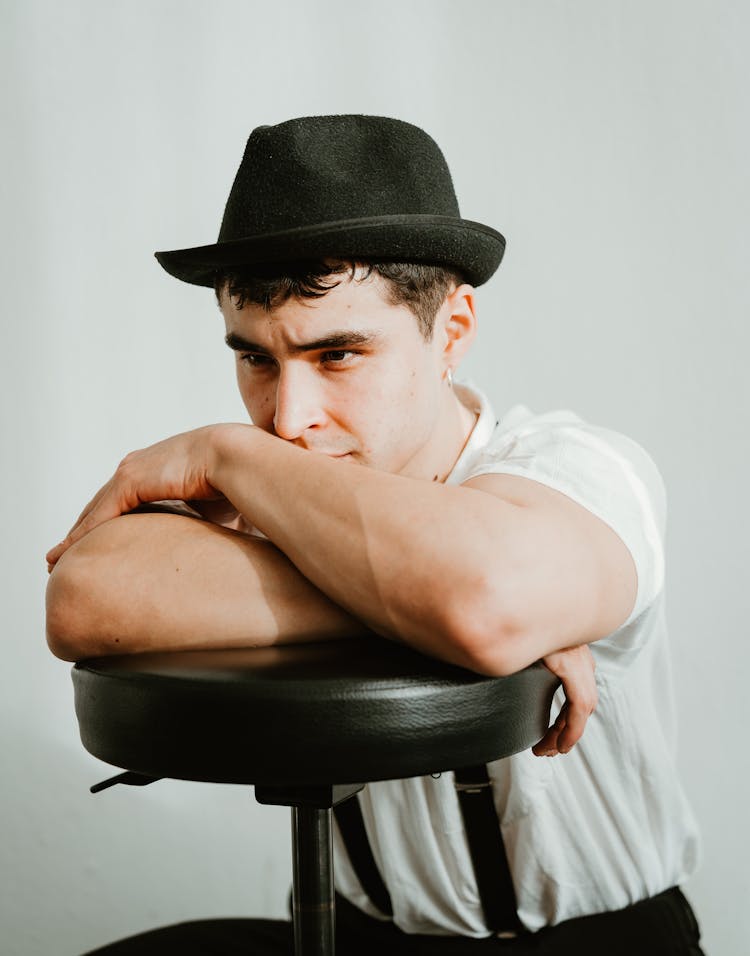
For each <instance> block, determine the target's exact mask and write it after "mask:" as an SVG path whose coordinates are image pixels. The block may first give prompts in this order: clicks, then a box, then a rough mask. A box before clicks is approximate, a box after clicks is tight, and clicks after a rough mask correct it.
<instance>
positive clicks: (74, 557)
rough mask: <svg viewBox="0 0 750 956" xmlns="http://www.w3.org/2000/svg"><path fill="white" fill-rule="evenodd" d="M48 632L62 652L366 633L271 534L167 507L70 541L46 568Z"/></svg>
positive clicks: (70, 656) (66, 655)
mask: <svg viewBox="0 0 750 956" xmlns="http://www.w3.org/2000/svg"><path fill="white" fill-rule="evenodd" d="M47 630H48V642H49V644H50V647H51V649H52V651H53V652H54V653H55V654H56V655H57V656H58V657H61V658H63V659H65V660H80V659H81V658H83V657H90V656H97V655H101V654H117V653H135V652H139V651H148V650H173V649H178V648H179V649H195V650H197V649H205V648H210V647H221V648H228V647H250V646H262V645H266V644H272V643H283V642H296V641H305V640H320V639H324V638H326V639H328V638H336V637H347V636H356V635H357V634H360V633H366V629H365V628H364V627H363V625H361V624H360V623H359V622H358V621H356V620H355V619H354V618H352V617H350V615H349V614H347V613H346V612H345V611H343V610H342V609H341V608H340V607H338V606H337V605H336V604H334V603H333V602H332V601H330V600H329V599H328V598H327V597H326V596H325V595H324V594H322V593H321V592H320V591H319V590H318V589H317V588H316V587H314V585H312V584H311V583H310V582H309V581H308V580H307V579H306V578H304V577H303V576H302V575H301V574H300V573H299V571H298V570H297V569H296V568H295V567H294V566H293V565H292V564H291V562H290V561H289V560H288V559H287V558H286V557H285V556H284V555H283V554H282V553H281V552H280V551H279V550H278V549H277V548H276V547H274V546H273V545H272V544H271V543H270V542H268V541H263V540H261V539H259V538H254V537H250V536H247V535H242V534H238V533H237V532H233V531H229V530H226V529H224V528H220V527H217V526H216V525H213V524H210V523H209V522H206V521H199V520H194V519H191V518H187V517H180V516H177V515H165V514H138V515H125V516H123V517H120V518H115V519H113V520H112V521H108V522H105V523H104V524H102V525H101V526H100V527H98V528H95V529H94V530H93V531H92V532H91V533H90V534H88V535H86V537H85V538H83V539H82V540H81V541H79V542H78V543H77V544H75V545H73V546H72V547H71V548H70V549H69V550H68V551H67V552H66V553H65V555H63V557H62V558H61V559H60V561H59V562H58V564H57V565H56V567H55V569H54V571H53V572H52V575H51V576H50V580H49V585H48V589H47Z"/></svg>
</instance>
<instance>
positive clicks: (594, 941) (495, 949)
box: [88, 888, 703, 956]
mask: <svg viewBox="0 0 750 956" xmlns="http://www.w3.org/2000/svg"><path fill="white" fill-rule="evenodd" d="M699 940H700V931H699V929H698V922H697V920H696V918H695V915H694V914H693V911H692V909H691V907H690V904H689V903H688V901H687V900H686V899H685V897H684V896H683V894H682V892H681V891H680V890H679V889H677V888H675V889H671V890H667V891H666V892H664V893H660V894H659V896H655V897H653V898H652V899H649V900H643V901H642V902H641V903H636V904H634V905H633V906H628V907H627V908H626V909H624V910H618V911H617V912H614V913H602V914H600V915H598V916H585V917H581V918H580V919H572V920H567V921H566V922H564V923H560V924H559V925H557V926H552V927H550V928H549V929H543V930H540V931H539V932H538V933H529V934H528V935H526V936H519V937H517V938H515V939H508V940H506V939H496V938H494V937H490V938H488V939H468V938H466V937H455V936H415V935H409V934H406V933H402V932H401V931H400V930H398V929H396V927H394V926H393V924H392V923H382V922H380V921H379V920H374V919H371V918H370V917H368V916H365V915H364V914H363V913H361V912H360V911H359V910H358V909H357V908H356V907H354V906H352V905H351V904H350V903H348V902H347V901H346V900H344V899H341V898H340V897H339V898H337V904H336V953H337V956H367V954H371V953H372V954H375V953H377V954H382V953H386V954H387V956H527V954H528V956H568V954H571V956H703V952H702V950H701V948H700V946H699ZM293 952H294V942H293V936H292V927H291V924H290V923H288V922H285V921H284V920H254V919H221V920H198V921H195V922H190V923H180V924H179V925H177V926H167V927H165V928H163V929H157V930H152V931H151V932H148V933H142V934H141V935H139V936H131V937H130V938H129V939H125V940H122V941H121V942H119V943H112V944H111V945H110V946H105V947H103V948H102V949H97V950H94V951H92V952H90V953H89V954H88V956H171V954H178V956H292V954H293Z"/></svg>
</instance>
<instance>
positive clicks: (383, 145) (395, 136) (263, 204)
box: [219, 115, 460, 242]
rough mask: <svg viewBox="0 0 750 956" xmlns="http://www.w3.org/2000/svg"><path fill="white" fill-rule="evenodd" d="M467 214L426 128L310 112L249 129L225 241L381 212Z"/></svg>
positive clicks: (231, 198)
mask: <svg viewBox="0 0 750 956" xmlns="http://www.w3.org/2000/svg"><path fill="white" fill-rule="evenodd" d="M408 215H428V216H448V217H455V218H458V217H459V216H460V213H459V209H458V202H457V200H456V194H455V191H454V188H453V182H452V180H451V175H450V172H449V170H448V165H447V163H446V161H445V158H444V157H443V154H442V152H441V151H440V148H439V146H438V145H437V143H436V142H435V141H434V140H433V139H432V137H431V136H429V135H428V134H427V133H425V132H424V130H422V129H420V128H419V127H417V126H413V125H412V124H411V123H406V122H404V121H403V120H397V119H390V118H388V117H383V116H365V115H335V116H305V117H299V118H297V119H292V120H287V121H286V122H284V123H279V124H277V125H275V126H259V127H257V128H256V129H254V130H253V132H252V133H251V134H250V138H249V139H248V141H247V145H246V147H245V152H244V155H243V157H242V162H241V163H240V166H239V169H238V170H237V175H236V176H235V179H234V183H233V185H232V189H231V191H230V193H229V198H228V200H227V204H226V208H225V210H224V218H223V220H222V224H221V230H220V232H219V242H231V241H233V240H238V239H245V238H249V237H252V236H258V235H262V234H266V233H273V232H281V231H284V230H287V229H299V228H304V227H306V226H314V225H320V224H322V223H327V222H338V221H340V220H357V219H368V218H371V217H375V216H408Z"/></svg>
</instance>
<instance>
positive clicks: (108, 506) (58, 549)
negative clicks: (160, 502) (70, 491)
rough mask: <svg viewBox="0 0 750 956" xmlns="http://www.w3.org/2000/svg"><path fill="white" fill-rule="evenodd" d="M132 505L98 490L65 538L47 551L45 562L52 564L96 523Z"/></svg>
mask: <svg viewBox="0 0 750 956" xmlns="http://www.w3.org/2000/svg"><path fill="white" fill-rule="evenodd" d="M105 488H106V486H105ZM104 490H105V489H102V491H104ZM95 501H98V503H97V504H94V502H95ZM136 504H137V502H136ZM133 507H135V505H131V503H130V502H127V501H123V502H119V501H117V499H116V498H115V497H114V496H113V495H109V496H106V495H102V493H101V492H100V493H99V495H97V496H96V498H94V499H93V500H92V502H91V504H90V505H88V506H87V508H85V509H84V511H83V512H82V513H81V514H82V517H81V518H79V519H78V521H77V522H76V523H75V524H74V525H73V527H72V529H71V530H70V531H69V532H68V534H67V535H66V536H65V538H63V540H62V541H61V542H60V543H59V544H57V545H55V547H54V548H52V549H51V550H50V551H48V552H47V555H46V558H47V562H48V563H49V564H51V565H53V566H54V565H55V564H56V563H57V562H58V561H59V560H60V558H61V557H62V555H63V554H65V552H66V551H67V550H68V548H70V547H71V546H72V545H74V544H75V543H76V541H80V540H81V538H83V537H84V536H85V535H87V534H88V533H89V532H90V531H93V530H94V528H96V527H97V526H98V525H100V524H103V523H104V522H105V521H109V520H110V519H111V518H117V517H118V516H119V515H121V514H124V513H125V512H127V511H130V510H132V508H133Z"/></svg>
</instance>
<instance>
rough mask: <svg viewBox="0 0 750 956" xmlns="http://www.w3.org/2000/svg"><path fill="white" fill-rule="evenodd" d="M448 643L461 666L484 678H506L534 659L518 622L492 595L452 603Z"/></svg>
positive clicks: (479, 593)
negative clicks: (453, 647) (460, 659)
mask: <svg viewBox="0 0 750 956" xmlns="http://www.w3.org/2000/svg"><path fill="white" fill-rule="evenodd" d="M449 618H450V623H449V625H448V627H449V633H450V640H451V642H452V643H453V644H454V646H456V647H457V648H458V649H459V653H460V655H461V658H462V663H463V666H464V667H466V668H467V669H469V670H472V671H474V672H476V673H477V674H482V675H484V676H485V677H507V676H509V675H510V674H515V673H516V672H517V671H520V670H523V668H524V667H527V666H528V665H529V664H531V663H533V661H534V660H535V659H536V658H534V657H533V655H532V656H531V657H530V656H529V650H530V648H529V646H528V642H526V641H525V639H524V635H523V633H522V631H521V628H520V626H519V624H518V622H517V621H516V620H515V618H513V616H512V615H509V614H508V613H507V611H506V609H505V607H504V605H503V604H502V602H499V601H498V600H497V596H496V595H495V594H494V593H490V594H487V593H482V592H481V591H478V593H475V594H474V595H473V596H472V598H471V600H470V601H468V602H467V601H466V600H463V601H460V602H456V604H455V605H454V608H453V610H452V613H451V614H450V615H449Z"/></svg>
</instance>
